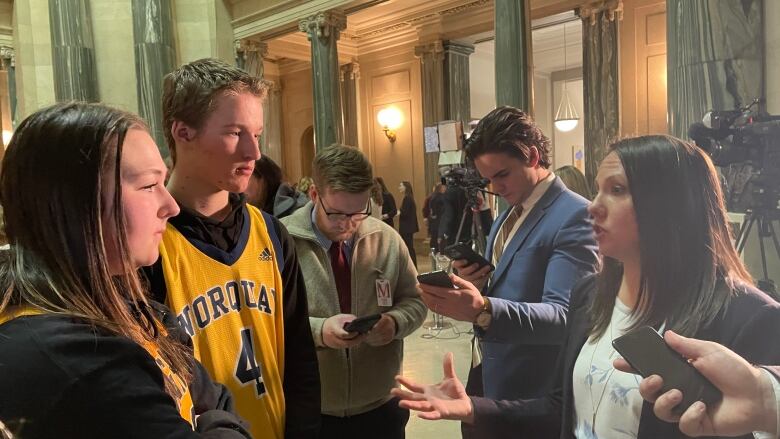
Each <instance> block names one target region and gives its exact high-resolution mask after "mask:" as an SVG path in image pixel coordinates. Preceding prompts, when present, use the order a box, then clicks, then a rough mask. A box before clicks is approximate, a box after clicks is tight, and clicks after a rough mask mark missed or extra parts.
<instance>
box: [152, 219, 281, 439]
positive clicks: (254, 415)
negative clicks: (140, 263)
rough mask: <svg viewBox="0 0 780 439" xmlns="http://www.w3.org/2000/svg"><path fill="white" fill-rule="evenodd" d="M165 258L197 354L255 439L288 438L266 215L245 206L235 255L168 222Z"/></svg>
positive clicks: (276, 280)
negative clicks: (230, 396) (192, 237)
mask: <svg viewBox="0 0 780 439" xmlns="http://www.w3.org/2000/svg"><path fill="white" fill-rule="evenodd" d="M160 254H161V256H162V267H163V274H164V276H165V285H166V288H167V303H168V306H169V307H170V308H171V310H172V311H173V312H174V313H175V314H176V316H177V319H178V321H179V325H180V326H181V327H182V328H183V329H184V330H185V331H186V332H187V333H188V334H189V336H190V337H191V338H192V342H193V345H194V348H195V357H196V358H197V359H198V360H200V362H201V363H203V366H205V367H206V369H207V370H208V371H209V373H210V374H211V377H212V378H213V379H214V380H215V381H217V382H219V383H222V384H224V385H225V386H226V387H227V388H228V389H230V391H231V392H232V393H233V398H234V399H235V402H236V409H237V411H238V414H239V415H240V416H241V417H242V418H244V419H246V420H247V421H248V422H250V424H251V425H250V431H251V433H252V435H253V437H255V438H256V439H266V438H267V439H271V438H273V439H282V438H283V437H284V413H285V402H284V392H283V389H282V378H283V374H284V331H283V329H284V315H283V311H282V310H283V308H282V306H283V305H282V297H283V292H282V278H281V274H280V268H279V262H278V261H279V259H278V258H277V254H276V251H275V248H274V245H273V240H272V238H271V236H270V235H269V230H268V224H267V223H266V221H265V218H264V217H263V214H262V213H261V212H260V211H259V210H257V209H256V208H254V207H252V206H246V208H245V209H244V226H243V228H242V230H241V235H240V238H239V240H238V243H237V244H236V248H235V249H234V250H233V251H232V252H230V253H228V252H224V251H222V250H221V249H218V248H215V247H213V246H209V245H208V244H205V243H202V242H200V241H194V240H193V241H190V240H188V239H187V238H186V237H185V236H184V235H182V234H181V233H180V232H179V231H178V230H177V229H176V228H175V227H173V226H172V225H171V224H168V226H167V229H166V231H165V233H164V234H163V240H162V244H161V245H160Z"/></svg>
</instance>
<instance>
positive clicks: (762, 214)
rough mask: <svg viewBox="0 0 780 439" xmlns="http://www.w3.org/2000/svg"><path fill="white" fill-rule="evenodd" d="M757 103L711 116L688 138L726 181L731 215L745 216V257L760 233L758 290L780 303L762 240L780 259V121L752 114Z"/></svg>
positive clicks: (741, 243)
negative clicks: (778, 225)
mask: <svg viewBox="0 0 780 439" xmlns="http://www.w3.org/2000/svg"><path fill="white" fill-rule="evenodd" d="M758 103H759V100H758V99H755V100H754V101H753V102H752V103H751V104H750V105H748V106H745V107H741V108H737V109H735V110H727V111H710V112H708V113H707V114H706V115H705V116H704V119H703V120H702V122H696V123H694V124H692V125H691V126H690V128H689V129H688V137H690V138H691V139H693V141H694V142H696V145H698V146H699V147H700V148H702V149H703V150H705V151H706V152H707V153H708V154H709V155H710V157H712V161H713V163H714V164H715V165H717V166H720V167H721V171H722V173H723V174H724V175H725V176H726V182H727V184H726V188H725V190H724V193H725V194H726V205H727V207H728V209H729V211H732V212H736V211H744V212H746V215H745V222H744V223H743V224H742V227H741V228H740V230H739V233H738V234H737V238H736V247H737V251H739V252H740V253H742V251H743V250H744V248H745V244H746V242H747V238H748V236H750V230H751V228H752V227H753V225H754V224H755V225H757V228H758V243H759V246H760V252H761V268H762V270H763V278H761V279H759V280H758V287H759V288H760V289H761V290H763V291H765V292H767V293H769V294H770V295H772V296H774V297H775V298H779V297H780V296H778V294H777V286H776V284H775V282H774V281H773V280H772V279H770V278H769V270H768V267H767V259H766V249H765V246H764V239H765V238H769V239H771V241H772V242H773V243H774V247H775V252H776V254H777V257H778V259H780V240H778V237H777V233H776V232H775V229H774V226H773V224H772V223H773V222H774V221H778V220H780V116H771V115H768V114H765V113H761V112H758V111H756V110H753V107H756V106H757V105H758Z"/></svg>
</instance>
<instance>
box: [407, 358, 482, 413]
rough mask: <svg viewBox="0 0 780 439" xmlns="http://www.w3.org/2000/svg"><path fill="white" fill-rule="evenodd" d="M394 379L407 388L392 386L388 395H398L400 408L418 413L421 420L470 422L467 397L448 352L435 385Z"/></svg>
mask: <svg viewBox="0 0 780 439" xmlns="http://www.w3.org/2000/svg"><path fill="white" fill-rule="evenodd" d="M395 379H396V380H397V381H398V382H399V383H400V384H402V385H403V386H404V387H406V388H407V389H409V390H404V389H401V388H395V389H393V390H392V394H393V395H395V396H397V397H398V398H400V400H401V402H400V403H399V405H400V406H401V407H403V408H407V409H410V410H415V411H418V412H420V413H419V414H418V416H419V417H420V418H422V419H428V420H438V419H453V420H457V421H464V422H467V423H471V422H473V416H474V413H473V408H472V406H471V399H470V398H469V397H468V395H466V389H465V388H464V387H463V383H461V382H460V380H459V379H458V377H457V375H455V365H454V364H453V360H452V352H448V353H447V355H445V356H444V379H443V380H441V381H440V382H439V383H437V384H427V385H420V384H417V383H416V382H415V381H413V380H411V379H409V378H406V377H404V376H401V375H398V376H396V377H395Z"/></svg>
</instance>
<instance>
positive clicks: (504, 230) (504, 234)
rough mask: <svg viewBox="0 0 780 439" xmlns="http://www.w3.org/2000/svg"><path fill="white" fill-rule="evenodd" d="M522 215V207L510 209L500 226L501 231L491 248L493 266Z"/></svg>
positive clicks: (496, 263) (499, 257)
mask: <svg viewBox="0 0 780 439" xmlns="http://www.w3.org/2000/svg"><path fill="white" fill-rule="evenodd" d="M522 215H523V206H515V207H513V208H512V211H511V212H509V215H507V217H506V220H504V224H501V230H499V231H498V235H497V236H496V241H495V245H494V246H493V265H498V261H499V260H500V259H501V254H502V253H504V245H506V243H507V240H508V239H509V234H510V233H512V229H513V228H514V227H515V224H516V223H517V220H519V219H520V216H522Z"/></svg>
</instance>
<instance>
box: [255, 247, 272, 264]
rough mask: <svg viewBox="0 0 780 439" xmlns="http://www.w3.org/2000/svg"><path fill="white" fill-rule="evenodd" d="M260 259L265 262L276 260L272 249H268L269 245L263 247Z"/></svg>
mask: <svg viewBox="0 0 780 439" xmlns="http://www.w3.org/2000/svg"><path fill="white" fill-rule="evenodd" d="M258 259H260V260H261V261H265V262H271V261H273V260H274V257H273V255H271V251H270V250H268V247H266V248H264V249H263V252H262V253H260V257H259V258H258Z"/></svg>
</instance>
